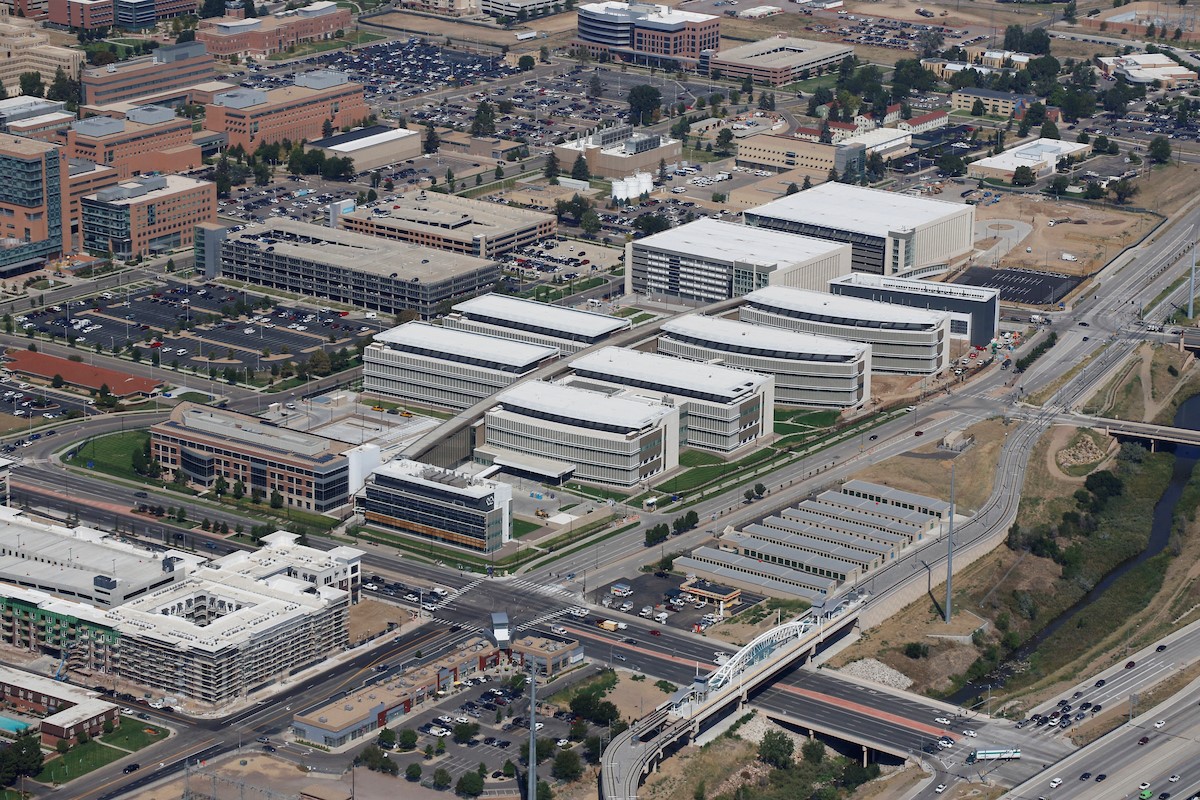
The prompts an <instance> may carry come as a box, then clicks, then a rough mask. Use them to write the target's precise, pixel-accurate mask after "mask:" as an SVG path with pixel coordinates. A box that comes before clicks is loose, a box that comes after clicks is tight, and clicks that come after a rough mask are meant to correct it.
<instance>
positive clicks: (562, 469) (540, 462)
mask: <svg viewBox="0 0 1200 800" xmlns="http://www.w3.org/2000/svg"><path fill="white" fill-rule="evenodd" d="M475 453H476V455H477V456H479V457H481V458H483V459H484V460H490V461H491V462H492V463H493V464H499V465H500V466H502V467H509V468H511V469H515V470H520V471H521V472H531V473H533V474H534V475H542V476H545V477H547V478H550V479H552V480H554V481H556V482H561V481H565V480H566V479H567V478H570V477H571V476H572V475H573V474H575V465H574V464H569V463H567V462H566V461H557V460H555V459H553V458H545V457H543V456H535V455H531V454H529V453H518V452H517V451H515V450H509V449H507V448H504V447H493V446H490V445H489V446H487V447H479V448H476V449H475Z"/></svg>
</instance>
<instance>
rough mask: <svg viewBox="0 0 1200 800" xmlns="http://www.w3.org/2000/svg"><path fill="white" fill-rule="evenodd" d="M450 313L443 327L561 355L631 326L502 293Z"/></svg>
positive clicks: (474, 300)
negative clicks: (544, 348)
mask: <svg viewBox="0 0 1200 800" xmlns="http://www.w3.org/2000/svg"><path fill="white" fill-rule="evenodd" d="M451 310H452V313H451V314H448V315H447V316H446V317H445V319H443V320H442V324H443V325H444V326H445V327H447V328H457V329H459V330H464V331H474V332H475V333H485V334H487V335H488V336H499V337H500V338H501V339H510V340H512V341H514V342H528V343H529V344H540V345H545V346H547V347H557V348H558V349H559V350H560V351H561V352H562V354H563V355H565V356H570V355H574V354H575V353H578V352H579V351H580V350H583V349H584V348H587V347H591V346H592V345H594V344H597V343H598V342H601V341H603V340H604V339H606V338H608V337H609V336H612V335H613V334H614V333H617V332H619V331H627V330H629V329H630V328H631V327H632V324H631V323H630V322H629V320H627V319H621V318H620V317H610V316H609V315H607V314H597V313H594V312H592V311H580V310H579V309H577V308H565V307H563V306H556V305H551V304H548V303H540V302H538V301H536V300H523V299H522V298H520V297H511V296H509V295H503V294H484V295H480V296H479V297H472V298H471V299H470V300H464V301H463V302H461V303H457V304H455V305H454V307H453V308H452V309H451Z"/></svg>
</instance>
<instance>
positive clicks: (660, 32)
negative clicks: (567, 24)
mask: <svg viewBox="0 0 1200 800" xmlns="http://www.w3.org/2000/svg"><path fill="white" fill-rule="evenodd" d="M578 15H579V28H578V33H577V35H576V39H575V44H576V45H578V46H579V47H582V48H584V49H586V50H587V51H588V52H590V53H591V54H592V55H594V56H599V57H613V58H617V59H622V60H626V61H633V62H636V63H639V64H655V65H659V66H678V67H695V66H696V65H697V64H699V63H700V58H701V54H702V53H704V51H706V50H710V51H715V50H717V48H719V47H720V46H721V18H720V17H716V16H713V15H712V14H698V13H696V12H692V11H680V10H679V9H675V8H670V7H668V6H663V5H654V4H651V3H626V2H621V0H604V2H600V3H585V4H583V5H581V6H579V10H578Z"/></svg>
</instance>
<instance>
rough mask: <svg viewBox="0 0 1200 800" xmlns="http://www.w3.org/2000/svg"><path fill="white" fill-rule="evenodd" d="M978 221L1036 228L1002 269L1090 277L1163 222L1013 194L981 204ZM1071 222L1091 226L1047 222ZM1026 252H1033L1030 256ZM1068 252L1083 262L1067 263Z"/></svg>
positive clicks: (1004, 260)
mask: <svg viewBox="0 0 1200 800" xmlns="http://www.w3.org/2000/svg"><path fill="white" fill-rule="evenodd" d="M1139 205H1140V200H1139ZM1148 207H1151V208H1153V207H1154V206H1148ZM975 218H976V220H979V221H984V220H989V219H1019V220H1021V221H1022V222H1028V223H1030V224H1031V225H1033V230H1032V231H1031V232H1030V234H1029V235H1028V236H1026V237H1025V238H1024V239H1023V240H1022V241H1021V242H1020V243H1019V244H1018V246H1016V247H1014V248H1013V249H1012V250H1010V251H1009V252H1008V254H1007V255H1005V256H1004V258H1002V259H1000V264H1001V266H1004V267H1020V268H1025V269H1038V270H1049V271H1051V272H1057V273H1061V274H1063V275H1090V274H1091V273H1093V272H1095V271H1096V270H1097V269H1099V268H1100V267H1102V266H1104V265H1105V264H1106V263H1108V259H1109V258H1111V257H1113V256H1115V255H1116V254H1117V253H1119V252H1120V251H1121V250H1122V249H1123V248H1125V247H1127V246H1128V245H1130V244H1131V243H1133V242H1134V241H1136V240H1137V239H1138V238H1140V237H1141V236H1142V235H1143V234H1144V233H1145V232H1146V231H1147V230H1149V228H1150V226H1152V225H1154V224H1156V223H1157V222H1158V220H1157V219H1156V218H1155V217H1153V216H1152V215H1150V214H1144V213H1136V212H1131V211H1119V210H1117V209H1115V208H1113V207H1111V206H1097V205H1090V204H1084V203H1073V202H1070V201H1067V200H1058V201H1056V200H1054V199H1053V198H1051V197H1046V196H1044V195H1013V194H1009V195H1005V196H1004V200H1003V202H1000V203H996V204H992V203H988V204H986V205H980V206H976V207H975ZM1066 218H1069V219H1071V220H1072V221H1074V220H1082V221H1085V222H1086V223H1087V224H1074V222H1073V223H1072V224H1064V223H1060V224H1056V225H1054V226H1053V227H1051V226H1050V225H1049V224H1048V223H1049V222H1050V221H1051V220H1057V219H1066ZM1026 248H1029V249H1030V250H1032V252H1029V253H1027V252H1025V249H1026ZM1063 253H1070V254H1072V255H1073V256H1075V257H1076V258H1077V259H1079V260H1078V261H1063V260H1062V254H1063Z"/></svg>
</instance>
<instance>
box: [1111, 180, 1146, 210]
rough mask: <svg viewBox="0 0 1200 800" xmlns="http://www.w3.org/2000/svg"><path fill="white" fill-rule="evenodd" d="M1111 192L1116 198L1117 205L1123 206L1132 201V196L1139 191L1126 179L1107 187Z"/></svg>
mask: <svg viewBox="0 0 1200 800" xmlns="http://www.w3.org/2000/svg"><path fill="white" fill-rule="evenodd" d="M1108 188H1109V189H1111V190H1112V193H1113V196H1114V197H1115V198H1116V201H1117V205H1124V204H1125V203H1128V202H1129V201H1130V200H1132V199H1133V196H1134V195H1135V194H1137V193H1138V191H1140V190H1139V189H1138V187H1137V186H1135V185H1134V184H1133V182H1132V181H1130V180H1129V179H1128V178H1122V179H1121V180H1119V181H1117V182H1116V183H1114V184H1113V185H1112V186H1110V187H1108Z"/></svg>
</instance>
